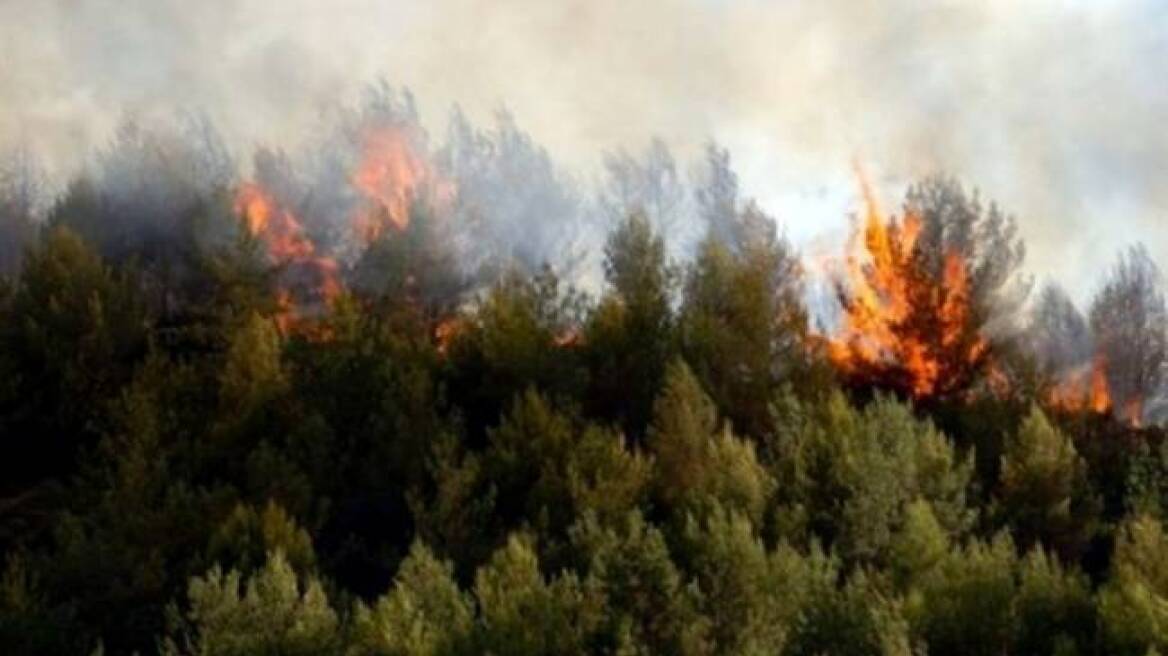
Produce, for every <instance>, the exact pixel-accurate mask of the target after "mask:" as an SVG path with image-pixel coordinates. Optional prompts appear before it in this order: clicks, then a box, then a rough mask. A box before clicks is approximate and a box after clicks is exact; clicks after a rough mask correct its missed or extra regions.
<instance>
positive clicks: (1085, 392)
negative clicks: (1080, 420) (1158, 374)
mask: <svg viewBox="0 0 1168 656" xmlns="http://www.w3.org/2000/svg"><path fill="white" fill-rule="evenodd" d="M1046 402H1047V403H1048V404H1049V405H1050V406H1051V407H1052V408H1055V409H1057V410H1060V411H1062V412H1067V413H1083V412H1088V411H1090V412H1093V413H1095V414H1100V415H1112V414H1114V415H1115V416H1116V417H1117V418H1118V419H1119V420H1121V421H1123V422H1125V423H1127V424H1128V425H1130V426H1133V427H1137V428H1138V427H1140V426H1141V425H1142V424H1143V417H1144V399H1143V397H1142V396H1139V395H1136V396H1134V397H1133V398H1131V399H1117V398H1116V395H1115V394H1114V393H1113V392H1112V389H1111V383H1110V381H1109V380H1108V361H1107V358H1106V357H1105V356H1103V355H1101V354H1099V355H1096V356H1095V357H1094V358H1092V360H1091V363H1090V365H1089V366H1086V365H1085V366H1083V367H1080V368H1079V369H1076V370H1074V371H1072V372H1070V373H1069V374H1066V375H1065V376H1063V377H1062V379H1061V380H1059V381H1058V382H1057V383H1055V384H1054V385H1053V386H1052V387H1051V389H1050V390H1049V391H1048V392H1047V394H1046Z"/></svg>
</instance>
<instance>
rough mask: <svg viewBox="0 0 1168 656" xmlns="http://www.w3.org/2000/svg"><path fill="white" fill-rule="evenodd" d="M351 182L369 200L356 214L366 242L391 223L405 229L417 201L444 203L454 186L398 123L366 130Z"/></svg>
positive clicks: (355, 224)
mask: <svg viewBox="0 0 1168 656" xmlns="http://www.w3.org/2000/svg"><path fill="white" fill-rule="evenodd" d="M352 184H353V186H354V187H355V188H356V189H357V190H358V191H360V192H361V193H362V194H364V195H365V197H366V198H367V200H368V201H369V203H368V205H367V206H366V207H364V208H362V209H361V210H360V211H359V212H358V214H357V216H355V217H354V218H353V229H354V232H355V234H356V235H357V236H358V237H359V238H360V239H361V240H363V241H364V242H365V243H369V242H372V241H375V240H376V239H377V238H379V237H380V236H381V235H383V234H384V233H385V231H386V229H388V228H390V227H392V228H394V229H396V230H405V229H406V228H407V227H408V226H409V223H410V209H411V206H412V205H413V203H414V202H415V201H417V200H426V201H428V202H430V203H431V204H437V203H442V202H445V201H447V200H448V199H449V198H450V197H452V196H453V190H454V187H453V185H452V184H451V183H450V182H448V181H445V180H441V179H439V177H438V176H437V175H436V174H435V173H434V170H433V169H432V168H431V166H430V164H429V162H427V161H426V159H425V158H423V157H422V156H421V155H420V154H419V150H418V148H417V147H416V146H415V145H414V144H413V143H412V141H411V138H410V135H409V134H408V133H407V132H406V131H404V130H402V129H398V128H395V127H385V128H377V129H370V130H368V131H366V133H365V135H364V137H363V140H362V146H361V159H360V162H359V163H358V165H357V170H356V171H355V172H354V173H353V177H352Z"/></svg>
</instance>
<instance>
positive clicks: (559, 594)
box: [474, 536, 602, 656]
mask: <svg viewBox="0 0 1168 656" xmlns="http://www.w3.org/2000/svg"><path fill="white" fill-rule="evenodd" d="M474 593H475V598H476V599H477V600H478V603H479V612H480V629H479V634H478V639H477V641H476V642H477V648H478V649H479V650H481V652H482V653H494V654H515V655H516V656H523V655H528V654H530V655H535V654H583V653H587V650H586V644H587V642H588V641H589V639H590V638H592V635H591V634H592V633H593V632H595V631H596V629H597V627H598V626H599V624H600V622H601V620H602V617H601V615H600V608H601V606H602V601H601V599H600V598H599V597H598V596H597V594H598V593H597V590H596V586H590V585H586V584H585V585H581V583H580V582H579V581H578V580H577V578H576V577H575V576H574V575H572V574H565V575H563V576H561V577H559V578H557V579H555V580H553V581H551V582H550V583H549V582H547V581H545V580H544V577H543V575H542V574H541V573H540V571H539V560H538V557H537V556H536V554H535V553H534V552H533V551H532V548H531V547H530V546H529V545H528V544H527V543H526V542H525V541H524V540H522V539H520V538H517V537H514V536H513V537H511V538H510V539H509V540H508V541H507V544H506V545H505V546H503V547H502V548H501V549H500V550H499V551H498V552H496V553H495V555H494V556H493V557H492V558H491V560H490V562H489V563H487V565H486V566H485V567H483V568H482V569H480V570H479V571H478V573H477V574H476V575H475V584H474Z"/></svg>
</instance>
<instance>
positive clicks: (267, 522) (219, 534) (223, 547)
mask: <svg viewBox="0 0 1168 656" xmlns="http://www.w3.org/2000/svg"><path fill="white" fill-rule="evenodd" d="M273 551H279V552H280V553H281V554H284V558H285V559H286V560H287V561H288V564H289V565H291V566H292V568H293V569H294V570H296V571H298V572H309V571H311V570H312V568H313V567H314V566H315V564H316V553H315V552H314V551H313V547H312V538H311V537H310V536H309V535H308V532H307V531H305V530H304V529H303V528H300V527H299V526H297V525H296V521H295V520H293V519H292V518H291V517H289V516H288V513H287V512H285V511H284V509H283V508H282V507H281V506H280V505H279V504H277V503H275V502H274V501H269V502H268V503H267V505H265V506H264V508H263V510H262V511H257V510H256V509H255V508H254V507H253V506H245V505H242V504H241V505H238V506H236V507H235V509H234V510H232V511H231V514H230V515H228V516H227V518H226V519H225V520H224V521H223V522H222V523H221V524H220V525H219V528H218V529H216V531H215V533H214V534H213V535H212V536H211V541H210V545H209V546H208V547H207V554H208V558H209V559H210V560H211V561H212V562H217V563H220V564H224V565H228V566H231V567H233V568H234V569H238V570H240V571H242V572H250V571H253V570H255V569H258V568H259V567H261V566H262V565H263V564H264V561H265V559H266V558H267V554H269V553H271V552H273Z"/></svg>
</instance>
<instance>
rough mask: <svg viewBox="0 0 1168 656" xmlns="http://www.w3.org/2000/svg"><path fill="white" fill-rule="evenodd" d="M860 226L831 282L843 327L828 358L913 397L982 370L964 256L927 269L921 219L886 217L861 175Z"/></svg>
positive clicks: (983, 346)
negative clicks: (839, 276)
mask: <svg viewBox="0 0 1168 656" xmlns="http://www.w3.org/2000/svg"><path fill="white" fill-rule="evenodd" d="M860 182H861V189H862V191H863V200H864V207H865V212H864V219H863V221H862V225H861V226H860V227H859V229H858V230H857V231H856V233H855V234H853V236H852V238H851V239H850V241H849V246H848V251H849V252H848V255H847V257H846V268H845V272H846V275H845V279H843V280H838V281H837V289H838V294H839V297H840V302H841V304H842V306H843V310H844V323H843V325H842V327H841V329H840V330H839V332H838V333H837V334H836V335H835V336H834V337H832V338H831V339H830V341H829V346H828V353H829V356H830V357H831V359H832V361H833V362H834V363H835V364H836V366H837V367H839V369H840V370H841V371H843V372H844V373H845V374H847V375H850V376H862V377H870V378H880V379H888V380H890V382H893V383H894V384H896V386H898V387H902V388H904V389H905V390H906V391H907V392H909V393H910V394H911V395H912V396H914V397H917V398H923V397H931V396H935V395H938V394H941V393H945V392H947V391H949V390H948V389H947V385H948V384H949V381H950V380H952V378H953V373H954V372H955V371H958V370H969V371H972V370H975V369H977V368H978V367H980V366H981V365H982V364H984V361H985V358H986V354H987V352H988V341H987V340H986V339H985V337H983V336H982V335H981V334H980V333H979V332H978V330H977V328H976V326H975V325H974V324H973V316H972V311H971V303H972V299H971V297H970V287H969V272H968V268H967V264H966V261H965V259H964V257H963V256H962V254H961V253H960V252H958V251H956V250H949V251H948V252H946V253H945V256H944V258H943V261H942V264H941V266H940V267H939V270H936V269H937V267H933V268H932V269H931V268H930V267H929V266H928V262H927V260H926V258H925V256H924V254H923V253H921V252H920V249H919V248H918V239H919V238H920V235H921V230H922V229H923V225H922V220H921V217H919V216H916V215H914V214H911V213H908V214H906V215H905V216H904V217H903V218H902V219H899V220H898V219H897V218H895V217H892V218H886V217H885V216H884V215H883V214H882V213H881V211H880V209H879V207H878V205H877V203H876V199H875V197H874V195H873V193H872V190H871V187H870V185H869V184H868V182H867V180H866V179H864V177H863V175H862V174H861V175H860Z"/></svg>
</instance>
